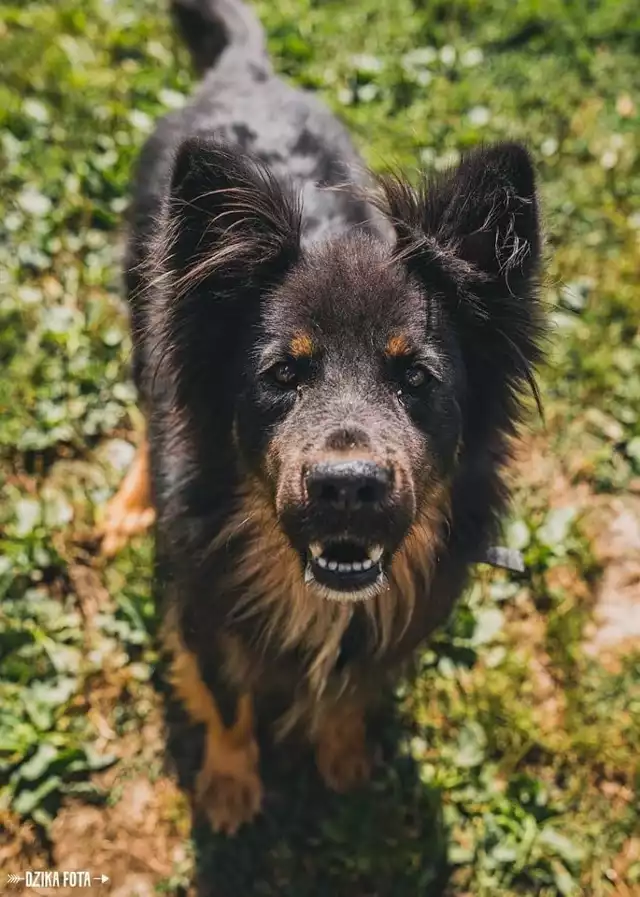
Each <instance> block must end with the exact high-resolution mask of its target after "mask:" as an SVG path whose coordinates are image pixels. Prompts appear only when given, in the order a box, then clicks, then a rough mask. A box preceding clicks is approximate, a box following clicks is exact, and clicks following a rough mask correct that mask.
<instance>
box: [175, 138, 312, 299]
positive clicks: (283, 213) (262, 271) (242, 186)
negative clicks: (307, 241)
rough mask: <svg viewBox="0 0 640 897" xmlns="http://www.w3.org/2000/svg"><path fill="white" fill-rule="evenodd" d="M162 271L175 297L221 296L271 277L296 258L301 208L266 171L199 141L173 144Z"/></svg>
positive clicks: (213, 145) (225, 150) (217, 146)
mask: <svg viewBox="0 0 640 897" xmlns="http://www.w3.org/2000/svg"><path fill="white" fill-rule="evenodd" d="M164 220H165V234H164V245H165V247H167V248H168V251H167V248H165V249H163V251H162V253H163V256H164V268H165V270H166V268H169V269H170V270H172V271H173V273H174V275H175V277H174V284H173V290H174V294H177V295H180V294H182V293H187V292H189V291H192V290H193V289H194V288H198V287H199V286H201V285H203V284H206V286H207V290H208V292H209V293H211V290H212V289H213V291H214V292H215V293H216V294H217V295H220V294H221V293H226V292H227V291H228V290H232V291H233V292H235V293H236V294H237V293H238V292H239V291H240V290H241V288H247V287H251V286H252V285H253V286H255V285H258V284H259V283H260V282H262V285H263V286H264V281H265V280H269V279H271V278H274V277H277V274H278V272H280V273H281V272H282V271H283V270H284V269H286V268H287V267H288V266H289V265H291V264H292V263H293V261H294V260H295V258H296V256H297V253H298V250H299V244H300V210H299V207H298V205H297V203H296V201H295V199H294V197H293V196H292V195H290V194H289V193H287V191H286V189H285V188H284V187H283V186H282V185H281V184H279V183H277V182H276V180H275V179H274V178H273V177H271V176H270V175H269V174H268V173H267V172H266V171H265V170H263V169H261V168H260V167H258V166H257V165H256V164H254V163H252V162H250V161H249V160H247V159H246V158H244V157H242V156H241V155H238V154H237V153H233V152H230V151H229V150H228V149H226V148H224V147H222V146H220V145H218V144H215V143H213V142H212V141H209V140H205V139H202V138H189V139H188V140H186V141H185V142H184V143H183V144H182V145H181V146H180V148H179V150H178V153H177V156H176V159H175V162H174V167H173V172H172V178H171V187H170V191H169V197H168V202H167V205H166V208H165V215H164Z"/></svg>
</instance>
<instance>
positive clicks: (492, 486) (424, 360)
mask: <svg viewBox="0 0 640 897" xmlns="http://www.w3.org/2000/svg"><path fill="white" fill-rule="evenodd" d="M173 11H174V14H175V16H176V19H177V21H178V24H179V25H180V27H181V30H182V32H183V34H184V35H185V37H186V40H187V42H188V45H189V47H190V49H191V51H192V55H193V58H194V61H195V64H196V66H197V68H198V69H199V71H200V72H201V73H202V74H203V80H202V83H201V84H200V86H199V88H198V90H197V92H196V93H195V95H194V97H193V98H192V100H191V102H190V104H189V105H187V106H186V108H185V109H183V110H180V111H178V112H173V113H171V114H170V115H168V116H167V117H165V118H163V119H162V120H161V121H160V122H159V123H158V126H157V129H156V131H155V133H154V134H153V136H152V137H151V138H150V140H149V141H148V143H147V145H146V146H145V148H144V150H143V153H142V160H141V162H140V165H139V168H138V173H137V179H136V184H135V196H134V206H133V226H132V232H131V237H130V242H129V256H128V266H127V279H128V291H129V297H130V302H131V309H132V330H133V338H134V346H135V376H136V381H137V385H138V387H139V390H140V395H141V399H142V402H143V405H144V409H145V413H146V417H147V424H148V439H147V441H146V442H145V443H144V445H143V446H142V448H141V450H140V453H139V456H138V458H137V460H136V462H135V464H134V466H133V468H132V470H131V471H130V473H129V475H128V477H127V480H126V482H125V483H124V485H123V489H122V490H121V492H120V494H119V495H118V496H117V497H116V499H115V500H114V502H113V503H112V505H111V508H110V509H109V513H108V516H107V521H106V525H105V531H106V540H107V541H106V542H105V547H106V549H107V550H108V551H113V550H115V548H117V545H118V542H119V541H120V540H121V539H122V538H126V536H127V535H128V534H129V533H130V532H132V531H134V530H136V529H138V528H141V527H143V526H145V525H146V524H148V522H149V518H150V514H151V512H150V511H149V508H148V506H147V505H148V499H149V497H150V496H152V499H153V501H152V502H151V503H152V504H153V506H154V507H155V511H156V514H157V521H156V528H157V554H158V575H159V576H160V578H161V579H162V589H163V592H164V594H165V599H166V609H165V639H166V644H167V647H168V648H169V649H170V650H171V652H172V654H173V683H174V687H175V689H176V692H177V694H178V695H179V696H180V697H181V699H182V701H183V702H184V704H185V706H186V708H187V710H188V713H189V714H190V716H191V718H192V719H193V720H194V721H195V722H198V723H201V724H203V725H204V726H205V728H206V747H205V756H204V760H203V764H202V768H201V771H200V773H199V776H198V780H197V799H198V801H199V802H200V804H201V806H202V807H203V809H204V810H205V811H206V812H207V814H208V816H209V818H210V820H211V823H212V825H213V827H214V828H216V829H219V830H225V831H227V832H233V831H235V830H236V829H237V827H238V826H239V825H240V824H241V823H243V822H246V821H248V820H250V819H251V818H252V817H253V816H254V814H255V813H257V812H258V811H259V809H260V805H261V783H260V775H259V764H258V759H259V752H258V745H257V743H256V738H255V734H254V718H255V715H256V714H258V713H260V708H261V706H262V705H263V703H264V702H265V701H269V702H271V700H272V699H274V698H275V699H277V700H279V702H280V705H281V707H282V713H281V714H280V715H279V716H278V717H277V719H276V720H274V725H275V727H276V731H277V732H278V733H279V734H281V735H284V734H285V733H286V732H288V731H289V730H291V729H292V728H293V727H298V728H301V729H302V731H304V732H305V733H306V735H307V736H308V738H309V739H310V740H311V741H312V743H313V744H314V745H315V746H316V755H317V762H318V767H319V770H320V773H321V774H322V776H323V778H324V779H325V781H326V782H327V784H328V785H329V786H331V787H332V788H334V789H337V790H344V789H347V788H349V787H351V786H354V785H357V784H359V783H360V782H362V781H363V780H364V779H366V777H367V775H368V772H369V759H368V756H369V755H368V752H367V746H366V741H365V715H366V713H367V709H368V708H369V707H370V706H371V705H372V702H374V701H375V699H376V697H377V696H378V695H379V694H380V690H381V685H382V683H383V682H384V680H385V678H386V677H387V675H388V674H389V671H393V670H394V669H397V667H398V665H399V663H400V662H401V661H402V660H403V659H404V658H407V657H408V656H409V655H410V654H411V652H412V651H413V649H415V647H416V646H417V645H418V644H419V643H420V642H421V641H422V640H423V639H424V638H425V637H426V636H427V635H428V634H429V633H430V632H431V631H432V630H433V629H434V627H435V626H436V625H438V624H439V623H440V622H441V621H442V620H443V619H444V618H445V616H446V615H447V614H448V612H449V611H450V609H451V608H452V606H453V604H454V602H455V600H456V598H457V597H458V596H459V595H460V593H461V591H462V589H463V588H464V586H465V583H466V582H467V578H468V572H469V569H470V564H471V563H472V562H473V561H474V560H476V559H477V558H478V557H480V556H481V555H482V553H483V551H484V550H485V549H486V548H487V546H488V545H489V544H490V541H491V540H492V538H493V537H494V536H495V529H496V525H497V520H498V518H499V515H500V514H501V512H502V511H503V510H504V507H505V502H506V499H507V495H506V488H505V484H504V482H503V479H502V474H501V469H502V466H503V464H504V462H505V460H506V457H507V454H508V441H509V438H510V437H511V436H512V434H513V432H514V428H515V425H516V423H517V421H518V418H519V416H520V415H521V412H522V409H521V396H522V394H523V392H524V390H525V388H526V387H527V386H528V385H533V379H532V378H533V369H534V366H535V364H536V362H537V361H538V359H539V354H540V353H539V341H540V337H541V332H542V323H543V321H542V309H541V305H540V303H539V301H538V299H537V275H538V263H539V255H540V237H539V229H538V211H537V199H536V188H535V183H534V173H533V170H532V165H531V162H530V159H529V157H528V155H527V153H526V151H525V150H524V149H522V148H521V147H520V146H518V145H515V144H501V145H497V146H492V147H487V148H483V149H479V150H477V151H474V152H471V153H469V154H468V155H467V156H466V157H465V158H464V159H463V160H462V162H461V163H460V165H459V166H458V167H457V168H456V169H455V170H452V171H449V172H447V173H445V174H442V175H440V176H438V177H437V178H436V179H433V180H431V181H425V183H424V184H423V185H422V187H420V188H419V189H417V190H414V189H412V188H411V187H410V186H408V185H406V184H404V183H403V182H402V181H401V180H398V179H393V178H391V179H383V180H382V181H380V182H378V183H377V184H376V187H375V189H373V190H370V192H369V193H367V192H366V191H367V189H368V187H369V183H368V178H367V176H365V175H364V174H363V166H362V165H361V163H360V162H359V159H358V156H357V155H356V153H355V151H354V149H353V147H352V144H351V143H350V141H349V138H348V137H347V136H346V134H345V132H344V130H343V129H342V127H341V126H340V125H339V124H338V122H337V121H336V120H335V119H334V118H333V116H332V115H331V114H330V113H329V112H328V111H327V110H326V109H325V108H324V107H323V106H322V105H320V104H319V103H318V102H317V101H316V100H315V99H314V98H313V97H311V96H309V95H308V94H305V93H302V92H300V91H297V90H295V89H293V88H292V87H290V86H288V85H286V84H285V83H283V82H282V81H281V80H280V79H279V78H277V77H276V76H275V75H274V73H273V71H272V69H271V66H270V64H269V61H268V59H267V56H266V53H265V49H264V44H263V35H262V32H261V29H260V27H259V25H258V23H257V22H256V21H255V20H254V18H253V16H252V15H251V13H250V12H249V10H248V9H247V8H246V7H244V6H243V5H242V4H241V3H240V2H239V0H175V2H174V4H173ZM346 180H349V181H350V183H351V184H352V186H354V189H352V190H350V191H349V190H346V189H344V183H345V181H346ZM332 188H333V189H332ZM338 188H340V189H338ZM534 389H535V387H534ZM149 471H150V474H151V477H150V480H149Z"/></svg>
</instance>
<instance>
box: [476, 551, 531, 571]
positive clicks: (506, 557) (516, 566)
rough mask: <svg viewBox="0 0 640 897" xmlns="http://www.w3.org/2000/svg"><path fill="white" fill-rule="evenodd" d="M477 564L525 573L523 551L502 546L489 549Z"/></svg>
mask: <svg viewBox="0 0 640 897" xmlns="http://www.w3.org/2000/svg"><path fill="white" fill-rule="evenodd" d="M476 563H477V564H490V565H491V566H492V567H501V568H502V569H503V570H511V571H512V572H513V573H524V571H525V564H524V557H523V555H522V552H521V551H517V550H516V549H515V548H504V547H503V546H502V545H493V546H491V548H487V550H486V551H485V553H484V557H481V558H478V560H477V561H476Z"/></svg>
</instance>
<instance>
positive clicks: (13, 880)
mask: <svg viewBox="0 0 640 897" xmlns="http://www.w3.org/2000/svg"><path fill="white" fill-rule="evenodd" d="M24 880H25V877H24V875H8V876H7V883H8V884H10V885H19V884H20V882H21V881H24Z"/></svg>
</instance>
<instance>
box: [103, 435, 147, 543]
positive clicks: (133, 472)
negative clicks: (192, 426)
mask: <svg viewBox="0 0 640 897" xmlns="http://www.w3.org/2000/svg"><path fill="white" fill-rule="evenodd" d="M154 519H155V511H154V509H153V507H152V505H151V479H150V471H149V443H148V442H147V438H146V436H145V437H144V438H143V440H142V441H141V443H140V445H139V446H138V450H137V451H136V454H135V457H134V459H133V462H132V464H131V466H130V467H129V470H128V471H127V473H126V475H125V477H124V479H123V481H122V483H121V484H120V488H119V489H118V491H117V492H116V494H115V495H114V496H113V498H112V499H111V500H110V501H109V503H108V504H107V506H106V508H105V511H104V518H103V521H102V523H101V525H100V527H99V529H98V535H99V536H100V537H101V538H102V545H101V551H102V554H103V555H105V557H113V555H115V554H117V553H118V552H119V551H120V550H121V549H122V548H124V546H125V545H126V544H127V542H128V541H129V540H130V539H131V537H132V536H134V535H136V534H137V533H143V532H144V531H145V530H147V529H148V528H149V527H150V526H151V524H152V523H153V521H154Z"/></svg>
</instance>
